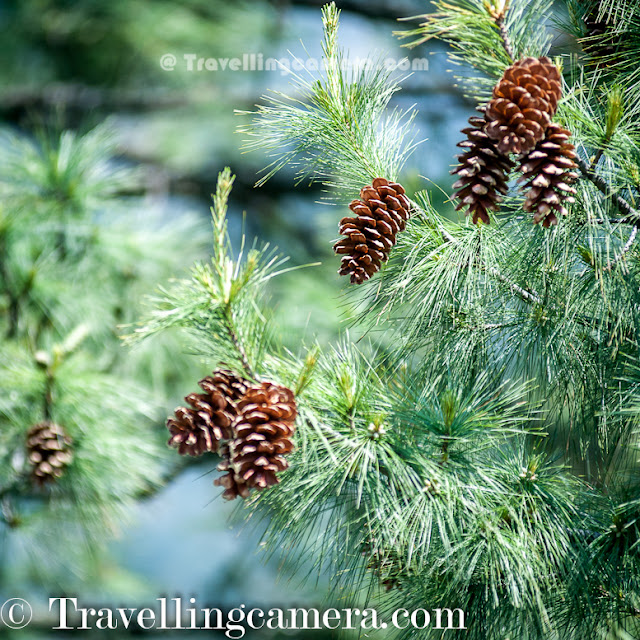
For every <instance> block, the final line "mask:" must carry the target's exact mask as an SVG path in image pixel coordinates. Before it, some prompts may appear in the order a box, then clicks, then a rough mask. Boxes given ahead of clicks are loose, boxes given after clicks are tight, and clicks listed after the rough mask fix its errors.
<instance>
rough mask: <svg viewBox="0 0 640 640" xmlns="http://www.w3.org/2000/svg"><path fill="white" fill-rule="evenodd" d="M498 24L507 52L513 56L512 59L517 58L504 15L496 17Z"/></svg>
mask: <svg viewBox="0 0 640 640" xmlns="http://www.w3.org/2000/svg"><path fill="white" fill-rule="evenodd" d="M496 25H497V26H498V31H499V32H500V39H501V40H502V46H503V47H504V50H505V52H506V54H507V55H508V56H509V58H511V60H512V61H513V60H515V59H516V56H515V53H514V52H513V46H512V45H511V40H510V39H509V32H508V31H507V27H506V25H505V23H504V15H502V16H500V17H498V18H496Z"/></svg>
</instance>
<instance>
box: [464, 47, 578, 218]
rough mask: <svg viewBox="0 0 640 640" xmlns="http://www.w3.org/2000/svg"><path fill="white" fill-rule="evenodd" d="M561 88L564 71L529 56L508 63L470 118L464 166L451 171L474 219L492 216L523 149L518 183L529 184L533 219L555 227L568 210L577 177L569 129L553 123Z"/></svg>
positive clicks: (527, 202) (526, 204)
mask: <svg viewBox="0 0 640 640" xmlns="http://www.w3.org/2000/svg"><path fill="white" fill-rule="evenodd" d="M561 93H562V85H561V79H560V72H559V71H558V68H557V67H556V66H555V65H554V64H553V63H552V62H551V60H549V58H546V57H543V58H523V59H522V60H518V61H517V62H516V63H515V64H513V65H512V66H510V67H508V68H507V70H506V71H505V72H504V75H503V77H502V79H501V80H500V81H499V82H498V84H497V85H496V86H495V87H494V89H493V98H492V100H491V101H490V102H489V103H488V105H486V107H483V108H480V109H479V111H481V113H482V114H483V117H475V118H470V119H469V124H470V125H471V127H469V128H467V129H463V131H462V132H463V133H464V134H466V136H467V140H465V141H463V142H461V143H460V144H459V145H458V146H460V147H462V148H463V149H465V152H464V153H463V154H462V155H460V156H458V159H459V160H460V164H459V166H458V167H457V168H456V169H454V171H452V173H455V174H457V176H458V180H457V182H456V183H455V184H454V185H453V187H454V189H457V190H458V191H457V193H456V197H457V198H458V200H459V201H460V202H459V204H458V206H457V207H456V210H460V209H462V208H465V207H467V208H468V213H470V214H471V215H472V219H473V222H474V223H477V222H478V220H481V221H482V222H484V223H485V224H488V223H489V211H497V210H498V209H499V206H500V205H499V203H500V201H501V200H502V196H503V195H504V194H505V193H506V192H507V182H508V179H509V173H510V171H511V169H512V168H513V167H514V166H515V162H514V160H513V159H512V156H517V160H518V167H517V172H518V173H520V174H522V175H521V177H520V179H519V180H518V182H520V183H524V184H523V186H522V188H523V189H524V190H525V191H526V195H525V201H524V205H523V208H524V210H525V211H527V212H532V213H533V221H534V222H535V223H538V222H542V224H543V226H545V227H549V226H551V225H553V224H556V223H557V220H558V216H561V215H566V213H567V211H566V209H565V207H564V203H566V202H572V201H573V197H572V196H573V194H574V193H575V189H574V188H573V187H572V186H571V184H572V182H573V181H574V180H575V179H576V178H577V174H576V173H574V172H573V171H572V169H574V168H575V167H576V163H575V158H576V155H575V149H574V146H573V145H572V144H571V143H570V142H568V140H569V137H570V136H571V133H570V132H569V131H567V130H566V129H564V128H563V127H561V126H560V125H558V124H556V123H554V122H552V119H553V116H554V115H555V113H556V110H557V108H558V101H559V100H560V97H561Z"/></svg>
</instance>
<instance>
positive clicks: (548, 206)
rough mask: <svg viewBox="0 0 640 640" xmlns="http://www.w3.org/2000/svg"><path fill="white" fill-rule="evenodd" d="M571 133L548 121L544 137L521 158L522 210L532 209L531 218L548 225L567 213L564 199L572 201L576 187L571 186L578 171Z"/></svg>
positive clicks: (529, 210)
mask: <svg viewBox="0 0 640 640" xmlns="http://www.w3.org/2000/svg"><path fill="white" fill-rule="evenodd" d="M570 136H571V133H570V132H569V131H567V130H566V129H564V128H562V127H561V126H560V125H559V124H556V123H551V124H550V125H549V128H548V129H547V133H546V136H545V138H544V140H542V141H541V142H539V143H538V144H537V145H536V147H535V149H534V150H533V151H531V152H529V153H527V154H525V155H523V156H522V157H521V158H520V166H519V167H518V171H520V172H521V173H522V177H521V178H520V179H519V180H518V182H524V183H525V184H524V185H523V187H522V188H523V189H529V191H528V193H527V195H526V199H525V201H524V204H523V208H524V210H525V211H528V212H531V211H533V212H534V214H533V221H534V222H535V223H536V224H537V223H538V222H540V221H542V226H544V227H549V226H551V225H553V224H556V223H557V221H558V219H557V215H566V213H567V210H566V209H565V208H564V206H563V203H564V202H573V201H574V198H573V194H574V193H575V192H576V190H575V189H574V188H573V187H572V186H571V184H572V183H573V182H574V180H575V179H576V178H577V177H578V174H577V173H575V172H573V171H572V169H574V168H575V167H576V163H575V158H576V154H575V147H574V146H573V145H572V144H571V143H570V142H568V140H569V137H570Z"/></svg>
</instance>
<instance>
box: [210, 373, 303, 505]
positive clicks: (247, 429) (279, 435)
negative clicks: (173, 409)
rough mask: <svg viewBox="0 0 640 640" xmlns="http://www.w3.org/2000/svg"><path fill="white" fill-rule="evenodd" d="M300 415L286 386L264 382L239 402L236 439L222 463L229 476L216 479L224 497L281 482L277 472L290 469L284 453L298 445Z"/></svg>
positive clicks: (219, 467)
mask: <svg viewBox="0 0 640 640" xmlns="http://www.w3.org/2000/svg"><path fill="white" fill-rule="evenodd" d="M296 415H297V409H296V402H295V398H294V395H293V392H292V391H290V390H289V389H287V388H286V387H283V386H280V385H277V384H273V383H271V382H263V383H261V384H259V385H257V386H255V387H251V388H249V389H248V390H247V392H246V394H245V395H244V397H243V398H242V400H240V402H238V416H237V418H236V420H235V422H234V424H233V431H234V438H233V439H232V440H230V441H229V444H228V451H227V450H225V451H223V452H222V455H223V461H222V462H221V463H220V465H219V466H218V470H219V471H224V472H225V475H223V476H222V477H220V478H218V479H217V480H215V482H214V484H215V485H217V486H220V487H224V489H225V491H224V493H223V497H224V498H226V499H227V500H233V499H234V498H236V497H237V496H240V497H242V498H247V497H248V496H249V494H250V491H251V490H252V489H257V490H262V489H266V488H267V487H270V486H272V485H274V484H277V483H278V482H279V480H278V477H277V475H276V474H277V473H279V472H281V471H284V470H285V469H287V468H288V466H289V463H288V462H287V461H286V460H285V458H284V456H285V455H287V454H288V453H290V452H291V451H292V450H293V447H294V445H293V441H292V437H293V434H294V431H295V426H294V422H295V419H296Z"/></svg>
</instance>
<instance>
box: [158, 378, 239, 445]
mask: <svg viewBox="0 0 640 640" xmlns="http://www.w3.org/2000/svg"><path fill="white" fill-rule="evenodd" d="M198 384H199V385H200V387H201V388H202V390H203V391H204V393H200V394H198V393H190V394H189V395H188V396H186V397H185V400H186V402H187V403H188V404H189V407H178V408H177V409H176V410H175V417H173V418H169V419H168V420H167V427H168V429H169V431H170V433H171V437H170V438H169V441H168V444H169V445H170V446H172V447H176V448H177V449H178V452H179V453H180V455H185V454H187V455H190V456H199V455H202V454H203V453H204V452H205V451H212V452H214V453H215V452H216V451H218V448H219V446H220V443H221V442H222V441H224V440H228V439H230V438H231V437H232V436H233V430H232V424H233V421H234V419H235V417H236V404H237V402H238V400H240V398H241V397H242V396H243V395H244V393H245V391H246V390H247V386H248V383H247V381H246V380H244V379H243V378H241V377H239V376H236V375H235V374H234V373H232V372H231V371H226V370H219V371H215V372H214V373H213V375H212V376H207V377H206V378H204V379H202V380H200V382H199V383H198Z"/></svg>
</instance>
